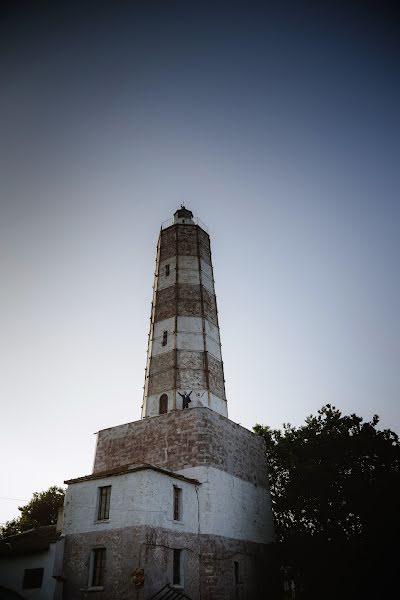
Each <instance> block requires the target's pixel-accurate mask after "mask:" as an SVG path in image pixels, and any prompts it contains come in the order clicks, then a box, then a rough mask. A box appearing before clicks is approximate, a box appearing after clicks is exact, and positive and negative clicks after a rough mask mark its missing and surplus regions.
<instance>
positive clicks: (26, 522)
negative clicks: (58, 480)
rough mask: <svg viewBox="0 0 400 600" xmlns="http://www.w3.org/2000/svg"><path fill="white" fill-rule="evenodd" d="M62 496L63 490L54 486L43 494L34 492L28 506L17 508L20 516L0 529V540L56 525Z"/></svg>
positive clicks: (62, 499)
mask: <svg viewBox="0 0 400 600" xmlns="http://www.w3.org/2000/svg"><path fill="white" fill-rule="evenodd" d="M64 495H65V491H64V490H63V488H60V487H57V486H55V485H53V486H52V487H50V488H49V489H48V490H46V491H44V492H35V493H34V494H33V496H32V499H31V500H30V501H29V502H28V504H25V505H24V506H19V507H18V510H19V511H20V512H21V514H20V516H19V517H17V518H16V519H12V520H11V521H7V523H6V524H5V525H3V527H1V528H0V538H4V537H8V536H10V535H16V534H17V533H21V532H22V531H27V530H28V529H33V528H34V527H40V526H41V525H54V524H55V523H57V516H58V509H59V508H60V506H62V505H63V502H64Z"/></svg>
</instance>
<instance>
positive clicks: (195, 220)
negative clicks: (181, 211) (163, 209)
mask: <svg viewBox="0 0 400 600" xmlns="http://www.w3.org/2000/svg"><path fill="white" fill-rule="evenodd" d="M191 221H192V222H193V223H194V224H195V225H198V226H199V227H201V228H202V229H204V231H205V232H206V233H208V227H207V225H206V224H205V223H203V221H202V220H201V219H199V217H194V218H193V219H191ZM174 224H175V219H174V217H172V218H171V219H168V220H167V221H164V222H163V223H161V229H167V227H171V225H174Z"/></svg>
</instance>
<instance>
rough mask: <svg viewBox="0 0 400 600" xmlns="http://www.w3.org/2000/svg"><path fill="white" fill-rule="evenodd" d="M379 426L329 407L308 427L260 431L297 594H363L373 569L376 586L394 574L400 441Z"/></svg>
mask: <svg viewBox="0 0 400 600" xmlns="http://www.w3.org/2000/svg"><path fill="white" fill-rule="evenodd" d="M378 423H379V418H378V416H377V415H375V416H374V417H373V419H372V420H371V421H369V422H367V421H366V422H364V420H363V419H362V418H361V417H358V416H357V415H355V414H352V415H343V414H342V413H341V412H340V411H339V410H337V409H336V408H335V407H333V406H331V405H329V404H328V405H326V406H324V407H323V408H322V409H321V410H319V411H318V414H317V416H310V417H308V418H307V419H306V420H305V424H304V425H302V426H301V427H293V426H292V425H290V424H285V425H284V426H283V430H282V431H280V430H272V429H270V428H269V427H265V426H262V425H256V426H255V428H254V430H255V432H256V433H258V434H259V435H262V436H263V437H264V439H265V441H266V452H267V458H268V467H269V481H270V491H271V499H272V505H273V512H274V518H275V526H276V532H277V540H278V541H279V542H281V543H280V544H278V547H279V552H280V555H281V562H282V564H283V565H284V566H285V567H289V568H290V569H292V571H293V573H294V578H295V580H296V582H297V587H298V589H297V597H300V598H313V597H324V598H330V597H332V598H333V597H341V598H344V597H353V598H357V597H358V596H357V593H358V592H359V591H360V589H361V588H360V586H361V587H363V586H364V585H365V584H366V583H367V582H368V590H369V591H371V589H372V588H371V585H372V583H371V576H372V574H375V578H374V581H375V583H377V582H378V579H380V578H385V577H388V573H387V570H388V569H389V565H391V564H392V563H393V560H394V556H395V555H393V552H394V548H395V544H397V536H398V533H399V524H400V519H399V516H398V507H399V505H400V444H399V438H398V436H397V434H396V433H394V432H393V431H391V430H388V429H386V430H383V431H380V430H378V429H377V425H378ZM378 572H379V573H380V575H379V577H378ZM360 579H361V581H360ZM382 585H384V582H380V583H379V586H380V587H381V586H382ZM326 588H327V589H326ZM380 591H381V590H380ZM380 591H378V590H376V593H377V594H379V593H380ZM351 594H352V596H351ZM376 597H377V598H378V597H379V595H377V596H376Z"/></svg>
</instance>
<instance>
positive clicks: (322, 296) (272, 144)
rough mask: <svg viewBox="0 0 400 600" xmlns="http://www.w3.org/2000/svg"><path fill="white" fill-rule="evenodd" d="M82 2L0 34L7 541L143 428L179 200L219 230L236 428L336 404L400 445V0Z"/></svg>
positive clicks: (54, 7) (216, 249) (1, 372)
mask: <svg viewBox="0 0 400 600" xmlns="http://www.w3.org/2000/svg"><path fill="white" fill-rule="evenodd" d="M17 4H18V5H19V6H20V8H18V7H17V6H16V5H17ZM28 4H29V6H30V7H27V5H28ZM79 4H80V5H81V6H78V4H74V3H73V2H68V3H65V5H64V4H63V3H62V2H49V3H41V2H35V3H15V2H10V4H9V9H8V12H7V11H6V10H5V11H4V13H2V18H1V25H0V29H1V30H0V57H1V58H0V75H1V78H0V81H1V94H0V211H1V214H0V277H1V294H0V308H1V310H0V399H1V425H2V427H1V474H0V475H1V476H0V497H1V498H2V499H1V500H0V522H4V521H6V520H7V519H9V518H11V517H14V516H17V514H18V511H17V506H18V504H23V503H24V502H23V501H24V500H28V499H29V498H30V497H31V494H32V492H34V491H41V490H43V489H46V488H47V487H49V486H50V485H52V484H61V483H62V482H63V480H64V479H67V478H70V477H75V476H80V475H84V474H87V473H89V472H90V471H91V468H92V460H93V453H94V442H95V437H94V435H93V433H94V432H96V431H98V430H99V429H102V428H105V427H110V426H113V425H118V424H121V423H125V422H128V421H133V420H137V419H139V418H140V405H141V402H142V394H143V383H144V368H145V360H146V347H147V334H148V327H149V316H150V302H151V295H152V284H153V272H154V265H155V262H154V261H155V248H156V241H157V236H158V232H159V227H160V224H161V222H162V221H164V220H165V219H168V218H170V217H171V216H172V214H173V212H174V211H175V210H176V208H177V207H178V206H179V204H180V203H181V202H183V203H185V204H186V206H187V207H188V208H190V209H191V210H193V212H194V213H195V215H197V216H199V217H200V218H201V219H202V220H203V221H204V222H205V223H206V224H207V225H208V227H209V232H210V235H211V242H212V249H213V261H214V269H215V279H216V291H217V299H218V309H219V317H220V326H221V337H222V344H223V348H222V351H223V359H224V367H225V378H226V387H227V396H228V410H229V416H230V418H231V419H233V420H234V421H236V422H238V423H241V424H242V425H244V426H245V427H248V428H251V427H252V426H253V425H254V424H255V423H256V422H259V423H263V424H266V425H270V426H272V427H279V426H281V425H282V423H283V422H291V423H292V424H296V425H299V424H301V423H302V421H303V420H304V418H305V417H306V416H307V415H309V414H311V413H315V412H316V411H317V410H318V409H319V408H320V407H321V406H322V405H323V404H325V403H332V404H334V405H336V406H337V407H338V408H340V409H342V410H343V411H344V412H347V413H349V412H356V413H357V414H359V415H361V416H363V417H364V418H366V419H369V418H371V417H372V415H373V414H374V413H378V414H379V415H380V417H381V426H382V427H390V428H392V429H395V430H397V431H400V421H399V410H398V406H399V388H400V369H399V354H400V353H399V350H400V347H399V346H400V324H399V306H400V283H399V256H400V236H399V217H400V206H399V200H398V190H399V173H400V168H399V154H400V152H399V140H400V135H399V133H400V131H399V129H400V128H399V106H400V85H399V72H400V64H399V55H400V53H399V46H398V43H399V42H398V40H399V39H400V30H399V21H398V15H397V14H396V7H395V4H396V3H393V4H391V3H389V2H385V0H380V1H378V0H377V1H375V2H374V1H371V2H367V1H363V2H361V1H360V2H352V1H351V0H347V1H346V2H342V3H341V2H329V1H328V2H318V3H310V2H300V1H298V2H292V3H289V2H285V1H284V0H279V2H278V1H277V2H268V1H266V2H264V3H262V4H257V3H252V2H247V3H243V4H237V3H234V2H229V3H224V2H210V3H207V2H196V3H195V2H187V1H186V2H177V3H174V2H162V3H159V4H158V3H155V2H143V7H145V8H143V7H141V3H139V2H126V3H125V2H108V3H103V2H100V1H98V2H80V3H79ZM322 7H323V8H322ZM3 498H17V499H21V501H18V500H4V499H3Z"/></svg>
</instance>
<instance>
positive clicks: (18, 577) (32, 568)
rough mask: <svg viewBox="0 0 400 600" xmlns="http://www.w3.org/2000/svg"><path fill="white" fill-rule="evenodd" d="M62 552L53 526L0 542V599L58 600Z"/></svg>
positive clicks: (60, 586)
mask: <svg viewBox="0 0 400 600" xmlns="http://www.w3.org/2000/svg"><path fill="white" fill-rule="evenodd" d="M63 549H64V540H63V538H61V537H60V535H59V532H57V527H56V525H46V526H44V527H37V528H36V529H30V530H28V531H25V532H24V533H20V534H18V535H13V536H10V537H7V538H3V539H2V540H0V599H1V600H12V598H15V599H16V598H30V599H32V600H35V599H37V600H61V597H62V595H61V594H62V558H63Z"/></svg>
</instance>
